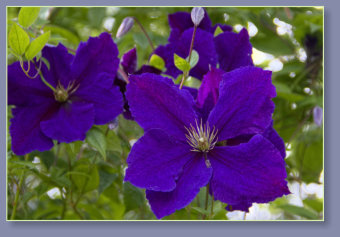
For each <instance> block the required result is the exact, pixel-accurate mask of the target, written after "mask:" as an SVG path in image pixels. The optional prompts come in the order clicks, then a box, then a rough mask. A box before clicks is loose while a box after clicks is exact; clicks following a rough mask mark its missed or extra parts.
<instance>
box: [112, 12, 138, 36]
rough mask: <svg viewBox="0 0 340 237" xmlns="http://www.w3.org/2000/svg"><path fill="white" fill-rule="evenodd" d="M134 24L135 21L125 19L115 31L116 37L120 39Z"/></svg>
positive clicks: (129, 18)
mask: <svg viewBox="0 0 340 237" xmlns="http://www.w3.org/2000/svg"><path fill="white" fill-rule="evenodd" d="M134 22H135V21H134V19H133V18H132V17H125V18H124V19H123V21H122V23H121V24H120V26H119V28H118V30H117V34H116V37H117V38H120V37H122V36H123V35H125V34H126V33H128V32H129V31H130V29H131V28H132V26H133V23H134Z"/></svg>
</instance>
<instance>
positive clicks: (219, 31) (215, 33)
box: [214, 26, 223, 37]
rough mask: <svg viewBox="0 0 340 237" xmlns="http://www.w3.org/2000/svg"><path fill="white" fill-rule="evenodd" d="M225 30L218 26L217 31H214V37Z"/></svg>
mask: <svg viewBox="0 0 340 237" xmlns="http://www.w3.org/2000/svg"><path fill="white" fill-rule="evenodd" d="M222 33H223V30H222V29H221V27H219V26H217V28H216V30H215V32H214V37H216V36H218V35H219V34H222Z"/></svg>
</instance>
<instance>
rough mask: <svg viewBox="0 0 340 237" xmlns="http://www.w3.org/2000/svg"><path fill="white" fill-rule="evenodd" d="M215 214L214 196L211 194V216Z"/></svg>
mask: <svg viewBox="0 0 340 237" xmlns="http://www.w3.org/2000/svg"><path fill="white" fill-rule="evenodd" d="M213 215H214V196H213V195H212V194H211V209H210V216H211V217H212V216H213Z"/></svg>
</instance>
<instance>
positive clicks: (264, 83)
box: [208, 67, 276, 141]
mask: <svg viewBox="0 0 340 237" xmlns="http://www.w3.org/2000/svg"><path fill="white" fill-rule="evenodd" d="M219 93H220V95H219V99H218V101H217V103H216V106H215V108H214V109H213V110H212V111H211V113H210V115H209V118H208V122H209V124H210V125H211V126H215V127H216V129H218V135H217V136H218V139H219V141H222V140H226V139H228V138H233V137H237V136H239V135H243V134H256V133H262V132H264V130H265V129H266V128H267V127H268V126H269V124H270V123H271V121H272V113H273V111H274V103H273V102H272V100H271V98H273V97H275V95H276V94H275V87H274V86H273V85H272V82H271V72H270V71H265V70H262V69H261V68H256V67H243V68H239V69H235V70H233V71H231V72H228V73H225V74H224V75H223V80H222V82H221V83H220V92H219Z"/></svg>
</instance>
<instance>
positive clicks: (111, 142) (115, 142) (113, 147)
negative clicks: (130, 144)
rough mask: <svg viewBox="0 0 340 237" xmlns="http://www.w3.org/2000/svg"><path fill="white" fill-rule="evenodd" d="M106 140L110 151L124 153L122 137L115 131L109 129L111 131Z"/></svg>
mask: <svg viewBox="0 0 340 237" xmlns="http://www.w3.org/2000/svg"><path fill="white" fill-rule="evenodd" d="M106 142H107V150H108V151H116V152H118V153H119V154H122V152H123V150H122V146H121V143H120V139H119V137H118V136H117V134H116V133H115V132H114V131H112V130H110V131H109V133H108V134H107V138H106Z"/></svg>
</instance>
